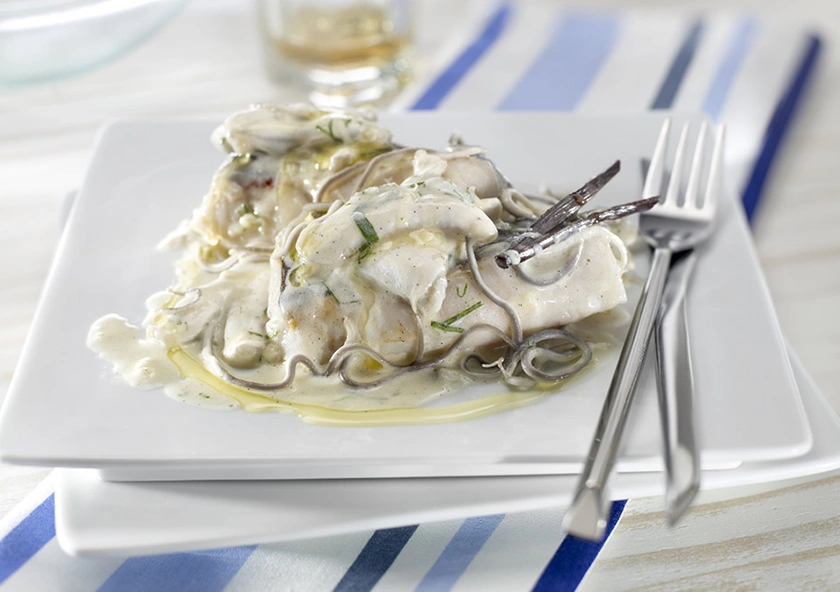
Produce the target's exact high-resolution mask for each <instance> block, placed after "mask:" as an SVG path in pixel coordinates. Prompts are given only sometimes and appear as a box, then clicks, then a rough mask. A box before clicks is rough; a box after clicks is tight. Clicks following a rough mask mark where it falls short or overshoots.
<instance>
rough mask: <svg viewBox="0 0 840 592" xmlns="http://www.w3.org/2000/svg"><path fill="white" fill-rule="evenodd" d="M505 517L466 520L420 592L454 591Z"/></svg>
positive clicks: (421, 582) (428, 574)
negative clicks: (453, 588)
mask: <svg viewBox="0 0 840 592" xmlns="http://www.w3.org/2000/svg"><path fill="white" fill-rule="evenodd" d="M504 517H505V515H504V514H497V515H495V516H481V517H479V518H469V519H467V520H464V523H463V524H461V528H459V529H458V532H456V533H455V536H453V537H452V540H450V541H449V544H448V545H446V548H445V549H444V550H443V552H442V553H441V554H440V557H438V558H437V561H435V563H434V565H432V567H431V568H430V569H429V571H428V572H427V573H426V575H425V576H424V577H423V579H422V580H421V581H420V584H419V585H418V586H417V588H416V590H417V591H424V592H445V591H446V590H451V589H452V587H453V586H454V585H455V583H456V582H457V581H458V578H460V577H461V575H462V574H463V573H464V571H465V570H466V569H467V567H468V566H469V565H470V563H472V560H473V559H475V556H476V554H477V553H478V552H479V551H480V550H481V548H482V547H483V546H484V543H486V542H487V539H489V538H490V535H492V534H493V532H494V531H495V530H496V527H497V526H499V524H500V523H501V521H502V519H503V518H504Z"/></svg>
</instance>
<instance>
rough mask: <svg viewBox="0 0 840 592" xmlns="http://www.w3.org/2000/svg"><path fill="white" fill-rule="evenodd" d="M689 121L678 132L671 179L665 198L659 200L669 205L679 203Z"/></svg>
mask: <svg viewBox="0 0 840 592" xmlns="http://www.w3.org/2000/svg"><path fill="white" fill-rule="evenodd" d="M688 128H689V123H688V122H687V121H686V122H685V124H683V128H682V132H680V139H679V142H678V143H677V152H676V154H675V155H674V166H673V168H672V169H671V180H670V182H669V183H668V191H667V193H665V198H664V199H663V200H662V201H661V202H660V203H661V204H668V205H670V206H672V207H673V206H677V205H679V198H680V185H681V184H682V176H683V160H685V144H686V141H687V140H688Z"/></svg>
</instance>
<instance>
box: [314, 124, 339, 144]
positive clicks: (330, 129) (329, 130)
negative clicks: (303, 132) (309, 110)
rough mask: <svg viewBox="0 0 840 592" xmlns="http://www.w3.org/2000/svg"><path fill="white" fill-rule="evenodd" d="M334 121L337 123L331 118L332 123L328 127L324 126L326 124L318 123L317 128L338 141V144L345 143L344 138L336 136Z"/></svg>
mask: <svg viewBox="0 0 840 592" xmlns="http://www.w3.org/2000/svg"><path fill="white" fill-rule="evenodd" d="M333 123H335V120H334V119H330V123H329V125H327V127H326V128H324V126H322V125H316V126H315V129H316V130H318V131H319V132H321V133H322V134H324V135H325V136H329V137H330V139H331V140H332V141H333V142H336V143H338V144H343V143H344V140H342V139H341V138H339V137H338V136H336V135H335V132H333Z"/></svg>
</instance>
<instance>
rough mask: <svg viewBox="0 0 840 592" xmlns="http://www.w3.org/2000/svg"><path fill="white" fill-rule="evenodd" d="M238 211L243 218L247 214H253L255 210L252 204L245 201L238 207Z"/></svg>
mask: <svg viewBox="0 0 840 592" xmlns="http://www.w3.org/2000/svg"><path fill="white" fill-rule="evenodd" d="M236 213H237V214H239V217H240V218H241V217H242V216H244V215H245V214H253V213H254V210H252V209H251V206H249V205H248V204H247V203H246V202H244V201H243V202H242V203H241V204H239V207H238V208H236Z"/></svg>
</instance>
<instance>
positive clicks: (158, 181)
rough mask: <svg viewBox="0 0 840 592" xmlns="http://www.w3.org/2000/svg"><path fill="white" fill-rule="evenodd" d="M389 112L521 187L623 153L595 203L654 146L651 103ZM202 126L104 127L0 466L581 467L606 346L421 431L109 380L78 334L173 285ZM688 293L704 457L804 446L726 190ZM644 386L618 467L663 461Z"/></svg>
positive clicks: (403, 125) (434, 472) (187, 474)
mask: <svg viewBox="0 0 840 592" xmlns="http://www.w3.org/2000/svg"><path fill="white" fill-rule="evenodd" d="M383 119H384V120H385V123H386V125H388V126H389V127H390V128H391V129H392V130H393V131H394V137H395V140H396V141H397V142H400V143H404V144H413V145H420V146H429V147H436V146H437V147H440V146H442V145H443V144H444V143H445V141H446V139H447V138H448V137H449V135H450V133H451V132H452V131H455V130H457V131H459V132H461V134H462V135H463V137H464V138H466V139H467V141H469V142H471V143H477V144H480V145H482V146H485V147H486V148H487V149H488V154H489V156H490V157H491V158H492V159H493V160H494V161H496V162H497V163H498V165H499V167H500V168H501V169H502V170H503V171H504V172H505V173H506V175H507V176H508V177H509V178H511V179H512V180H513V182H514V184H517V185H518V186H520V187H523V188H525V189H526V190H527V189H535V188H536V186H537V185H538V184H539V183H540V182H542V181H545V182H548V183H549V184H550V185H551V186H553V187H557V188H571V187H576V186H579V185H580V184H582V183H583V182H584V181H585V180H587V179H588V178H589V177H591V176H592V175H594V174H595V173H597V172H599V171H601V170H603V169H604V168H606V167H607V166H608V165H609V164H610V163H612V161H614V160H615V159H616V158H620V159H621V160H622V162H623V164H624V171H623V172H622V173H620V174H619V175H618V177H616V179H614V180H613V181H612V182H611V183H610V185H608V186H607V187H606V188H605V189H604V190H603V191H602V193H601V194H599V196H598V197H597V199H596V201H595V204H594V205H595V206H599V207H602V206H606V205H611V204H614V203H617V202H620V201H629V200H632V199H636V198H638V196H639V195H640V191H641V175H640V172H639V171H640V166H639V163H640V160H641V159H642V158H644V157H648V156H649V153H650V150H652V147H653V145H654V143H655V140H656V136H657V133H658V131H659V128H660V125H661V122H662V119H663V114H655V113H654V114H645V115H638V116H632V117H627V116H612V117H609V116H607V117H604V116H579V115H569V114H533V113H525V114H510V113H506V114H454V113H445V114H444V113H412V114H404V115H390V116H387V117H383ZM677 119H678V120H679V118H677ZM694 119H698V117H694ZM678 122H679V121H678ZM213 127H214V123H212V122H206V121H169V122H165V121H164V122H160V121H159V122H154V121H140V122H136V121H135V122H122V123H117V124H114V125H112V126H110V127H108V128H107V129H106V130H105V132H104V133H103V134H102V135H101V137H100V139H99V142H98V144H97V148H96V151H95V154H94V157H93V160H92V163H91V166H90V170H89V172H88V175H87V178H86V180H85V183H84V185H83V187H82V188H81V190H80V193H79V196H78V200H77V203H76V205H75V208H74V210H73V212H72V213H71V216H70V220H69V222H68V227H67V229H66V231H65V233H64V236H63V238H62V241H61V244H60V247H59V252H58V254H57V256H56V260H55V263H54V266H53V269H52V272H51V274H50V277H49V280H48V282H47V286H46V290H45V294H44V297H43V300H42V302H41V304H40V306H39V308H38V313H37V315H36V319H35V322H34V324H33V327H32V331H31V333H30V336H29V339H28V341H27V344H26V347H25V349H24V352H23V355H22V357H21V361H20V364H19V366H18V370H17V372H16V374H15V377H14V380H13V382H12V385H11V388H10V390H9V394H8V399H7V402H6V405H5V406H4V408H3V410H2V416H0V456H2V459H3V460H5V461H9V462H15V463H22V464H38V465H51V466H61V467H91V468H98V469H100V470H102V474H103V475H104V476H105V477H107V478H109V479H132V480H146V479H149V480H152V479H280V478H298V479H300V478H329V477H394V476H463V475H505V474H509V475H510V474H540V473H543V474H545V473H570V472H575V471H577V470H579V467H580V465H581V460H582V459H583V458H584V456H585V453H586V450H587V448H588V446H589V441H590V438H591V436H592V433H593V431H594V426H595V424H596V422H597V418H598V415H599V412H600V408H601V403H602V400H603V397H604V393H605V392H606V389H607V385H608V384H609V381H610V378H611V376H612V372H613V368H614V361H615V355H616V354H617V352H614V354H613V355H612V356H605V359H604V360H603V361H602V362H600V363H599V365H598V366H596V367H595V368H594V369H593V370H591V371H590V372H589V373H588V375H587V376H586V377H585V379H580V380H577V381H575V382H574V383H573V384H570V385H568V387H566V388H564V389H563V390H562V391H561V392H559V393H557V394H555V395H552V396H550V397H548V398H546V399H543V400H542V401H540V402H539V403H536V404H534V405H531V406H529V407H524V408H520V409H516V410H512V411H507V412H504V413H499V414H497V415H492V416H488V417H483V418H480V419H476V420H472V421H466V422H461V423H455V424H444V425H431V426H399V427H376V428H370V427H364V428H334V427H322V426H314V425H308V424H305V423H303V422H301V421H300V420H299V419H298V418H297V417H295V416H292V415H286V414H279V413H267V414H261V415H255V414H248V413H245V412H242V411H233V412H218V411H210V410H206V409H202V408H196V407H191V406H188V405H185V404H183V403H179V402H177V401H174V400H172V399H169V398H168V397H166V396H165V395H164V394H163V393H162V392H159V391H139V390H135V389H132V388H130V387H128V386H126V385H124V384H121V383H120V382H118V381H117V380H115V379H114V378H113V377H112V376H111V375H110V372H109V370H108V368H107V367H106V365H105V364H104V363H103V362H101V361H100V360H98V359H97V358H96V356H94V354H93V353H92V352H90V351H89V350H87V349H86V347H85V345H84V343H85V336H86V334H87V331H88V328H89V327H90V325H91V323H92V322H93V321H94V320H95V319H97V318H98V317H100V316H102V315H103V314H105V313H109V312H118V313H120V314H123V315H125V316H127V317H128V318H129V319H131V320H133V321H139V320H140V319H141V318H142V316H143V313H144V308H143V302H144V300H145V298H146V297H147V295H149V294H151V293H152V292H154V291H156V290H159V289H162V288H163V287H165V286H167V285H169V283H170V282H171V279H172V277H173V269H172V265H171V264H172V261H173V259H174V256H173V255H172V254H164V253H158V252H156V251H155V250H154V249H153V246H154V245H155V244H157V242H158V241H159V240H160V239H161V238H162V237H163V236H164V235H165V234H166V233H167V232H169V231H170V230H171V229H172V228H174V227H175V226H176V225H177V223H178V222H179V221H180V220H181V219H183V218H185V217H187V216H188V215H189V213H190V212H191V210H192V209H193V208H195V207H196V206H197V205H198V204H199V202H200V200H201V197H202V196H203V195H204V193H205V192H206V191H207V188H208V184H209V180H210V177H211V175H212V173H213V171H214V170H215V168H216V167H217V166H218V164H219V163H220V162H221V160H222V158H221V156H220V155H219V154H217V153H216V152H215V151H214V149H213V148H212V147H211V146H210V143H209V140H208V137H209V134H210V132H211V130H212V129H213ZM675 127H677V128H678V126H675ZM689 298H690V303H689V306H690V315H691V319H690V322H691V328H692V336H691V337H692V343H693V347H694V349H693V351H694V353H695V370H696V382H697V393H698V395H697V397H698V402H699V407H700V408H699V417H700V423H701V438H702V443H703V454H704V457H703V458H704V461H705V462H706V463H730V465H731V464H732V463H738V462H741V461H747V460H766V459H778V458H785V457H794V456H797V455H801V454H803V453H805V452H806V451H807V450H808V449H809V447H810V445H811V434H810V430H809V427H808V422H807V419H806V416H805V413H804V411H803V407H802V402H801V400H800V398H799V394H798V391H797V387H796V383H795V381H794V379H793V375H792V371H791V368H790V364H789V362H788V360H787V356H786V354H785V349H784V344H783V341H782V337H781V333H780V331H779V328H778V325H777V322H776V318H775V314H774V311H773V307H772V304H771V301H770V297H769V295H768V292H767V290H766V287H765V284H764V280H763V277H762V274H761V271H760V269H759V266H758V263H757V259H756V256H755V254H754V252H753V248H752V243H751V239H750V236H749V232H748V229H747V226H746V224H745V221H744V218H743V216H742V213H741V210H740V207H739V206H738V205H737V204H736V203H735V202H734V200H732V199H731V198H729V197H726V198H724V199H723V200H722V203H721V207H720V209H719V224H718V229H717V232H716V233H715V235H714V236H713V238H712V239H711V241H710V242H709V244H708V245H707V246H706V247H705V248H704V254H703V257H702V258H701V260H700V262H699V264H698V266H697V274H696V277H695V281H694V283H693V285H692V291H691V294H690V296H689ZM639 388H640V392H639V395H640V396H639V398H638V400H637V404H636V405H635V407H634V416H633V417H632V423H631V425H630V426H629V429H628V433H627V437H626V439H625V446H624V449H623V453H622V457H621V460H620V463H619V469H620V470H625V471H626V470H651V469H655V468H656V467H658V466H659V464H660V461H659V446H660V438H659V423H658V416H657V410H656V398H655V396H654V391H655V386H654V381H653V379H652V373H650V372H649V373H648V374H647V375H646V376H645V377H643V380H642V381H641V384H640V387H639ZM707 466H708V465H707Z"/></svg>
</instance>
